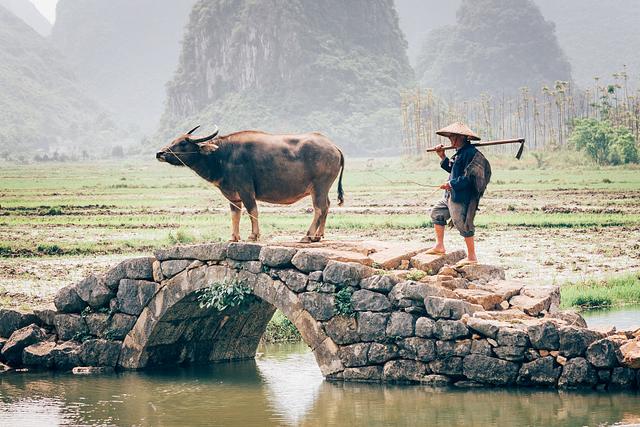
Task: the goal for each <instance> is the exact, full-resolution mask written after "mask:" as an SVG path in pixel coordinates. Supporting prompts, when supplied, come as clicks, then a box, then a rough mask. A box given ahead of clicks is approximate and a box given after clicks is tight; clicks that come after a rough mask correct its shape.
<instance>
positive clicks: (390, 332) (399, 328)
mask: <svg viewBox="0 0 640 427" xmlns="http://www.w3.org/2000/svg"><path fill="white" fill-rule="evenodd" d="M414 322H415V319H414V317H413V316H412V315H410V314H409V313H404V312H394V313H391V316H390V317H389V321H388V322H387V336H388V337H410V336H412V335H413V329H414Z"/></svg>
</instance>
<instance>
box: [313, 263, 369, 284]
mask: <svg viewBox="0 0 640 427" xmlns="http://www.w3.org/2000/svg"><path fill="white" fill-rule="evenodd" d="M373 273H374V270H373V269H372V268H371V267H367V266H366V265H362V264H358V263H355V262H339V261H329V262H328V263H327V266H326V267H325V269H324V270H323V272H322V277H323V280H324V281H325V282H328V283H333V284H334V285H342V286H355V285H357V284H359V283H360V280H362V279H366V278H367V277H371V276H373Z"/></svg>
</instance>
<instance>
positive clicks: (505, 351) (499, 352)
mask: <svg viewBox="0 0 640 427" xmlns="http://www.w3.org/2000/svg"><path fill="white" fill-rule="evenodd" d="M526 350H527V348H526V347H520V346H517V345H499V346H497V347H495V348H494V349H493V352H494V353H495V355H496V356H497V357H499V358H500V359H504V360H509V361H511V362H521V361H523V360H525V353H526Z"/></svg>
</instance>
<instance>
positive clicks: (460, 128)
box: [436, 122, 481, 141]
mask: <svg viewBox="0 0 640 427" xmlns="http://www.w3.org/2000/svg"><path fill="white" fill-rule="evenodd" d="M436 133H437V134H438V135H441V136H451V135H464V136H468V137H469V139H471V140H473V141H480V139H481V138H480V137H479V136H478V135H476V134H475V133H473V131H472V130H471V129H469V128H468V127H467V125H465V124H464V123H461V122H456V123H453V124H450V125H449V126H447V127H445V128H442V129H440V130H439V131H437V132H436Z"/></svg>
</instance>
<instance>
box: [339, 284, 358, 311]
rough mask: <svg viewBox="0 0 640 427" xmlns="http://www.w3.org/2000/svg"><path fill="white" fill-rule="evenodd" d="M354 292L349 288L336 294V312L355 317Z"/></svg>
mask: <svg viewBox="0 0 640 427" xmlns="http://www.w3.org/2000/svg"><path fill="white" fill-rule="evenodd" d="M351 295H352V291H351V289H349V288H343V289H341V290H340V291H339V292H338V293H337V294H336V303H335V304H336V312H337V313H338V314H341V315H343V316H348V317H355V315H356V313H355V311H354V310H353V303H352V302H351Z"/></svg>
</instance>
